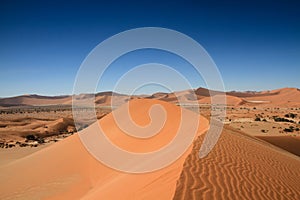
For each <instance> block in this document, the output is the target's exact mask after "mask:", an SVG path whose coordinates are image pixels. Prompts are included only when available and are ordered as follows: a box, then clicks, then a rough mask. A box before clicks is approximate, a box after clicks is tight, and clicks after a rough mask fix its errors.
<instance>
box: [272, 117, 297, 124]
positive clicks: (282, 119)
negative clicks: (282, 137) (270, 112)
mask: <svg viewBox="0 0 300 200" xmlns="http://www.w3.org/2000/svg"><path fill="white" fill-rule="evenodd" d="M273 119H274V121H275V122H290V123H295V122H294V121H293V120H289V119H286V118H282V117H277V116H273Z"/></svg>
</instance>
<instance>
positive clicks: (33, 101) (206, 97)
mask: <svg viewBox="0 0 300 200" xmlns="http://www.w3.org/2000/svg"><path fill="white" fill-rule="evenodd" d="M194 94H195V95H194ZM220 94H223V93H222V92H219V91H213V90H208V89H206V88H202V87H200V88H197V89H194V90H183V91H177V92H172V93H162V92H158V93H154V94H152V95H148V96H147V95H140V96H139V95H136V96H132V97H130V96H129V95H124V94H118V93H113V92H100V93H97V94H95V95H93V94H80V95H77V99H78V101H80V104H82V105H85V103H86V102H87V100H88V99H89V98H94V97H95V103H96V105H98V106H108V105H110V102H111V99H112V96H115V97H117V98H116V102H115V103H116V104H117V105H121V104H124V103H126V102H127V101H129V100H130V99H132V98H133V99H135V98H148V99H157V100H162V101H167V102H170V103H176V104H177V103H179V101H180V102H182V103H195V101H196V100H200V102H201V103H210V95H212V96H215V95H220ZM226 95H227V96H229V97H228V105H245V104H246V105H247V104H249V105H252V104H253V105H257V104H261V105H267V106H269V105H271V106H272V105H274V106H276V105H277V106H278V105H289V106H299V102H300V91H299V89H297V88H282V89H277V90H271V91H261V92H250V91H248V92H234V91H233V92H226ZM177 97H178V99H177ZM25 105H27V106H42V105H72V96H68V95H66V96H53V97H48V96H39V95H23V96H17V97H10V98H2V99H0V106H2V107H9V106H25Z"/></svg>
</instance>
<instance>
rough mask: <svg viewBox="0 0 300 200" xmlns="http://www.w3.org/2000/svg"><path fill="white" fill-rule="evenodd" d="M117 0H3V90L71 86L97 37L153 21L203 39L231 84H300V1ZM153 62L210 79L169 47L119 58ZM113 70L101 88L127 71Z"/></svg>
mask: <svg viewBox="0 0 300 200" xmlns="http://www.w3.org/2000/svg"><path fill="white" fill-rule="evenodd" d="M109 2H110V3H104V2H100V3H99V2H96V1H70V2H64V3H62V2H60V1H48V2H47V1H14V0H9V1H3V0H2V1H1V3H0V85H1V87H0V96H1V97H6V96H14V95H21V94H29V93H30V94H32V93H34V94H41V95H62V94H71V93H72V90H73V83H74V79H75V76H76V73H77V70H78V69H79V67H80V64H81V63H82V61H83V60H84V58H85V57H86V56H87V54H88V53H89V52H90V51H91V50H92V49H93V48H94V47H95V46H96V45H97V44H99V43H100V42H101V41H103V40H105V39H107V38H108V37H110V36H112V35H114V34H117V33H119V32H121V31H125V30H127V29H132V28H138V27H148V26H155V27H165V28H170V29H174V30H177V31H180V32H182V33H184V34H186V35H188V36H190V37H192V38H193V39H195V40H196V41H197V42H199V43H200V44H201V45H202V46H203V47H204V48H205V49H206V50H207V52H208V53H209V54H210V56H211V57H212V58H213V60H214V61H215V63H216V65H217V66H218V68H219V70H220V72H221V75H222V77H223V80H224V84H225V89H226V90H268V89H275V88H282V87H298V88H300V81H299V75H300V12H299V8H300V3H299V1H276V0H274V1H255V0H251V1H226V2H225V1H222V2H219V1H202V2H201V1H126V2H125V1H120V2H117V1H109ZM170 60H171V61H170ZM147 62H158V63H162V64H170V65H173V66H174V68H176V69H177V70H179V71H180V72H182V73H183V74H185V75H186V76H188V77H189V78H190V79H191V83H192V86H193V87H195V88H196V87H200V86H203V87H205V85H203V82H202V81H201V80H199V79H198V77H197V76H194V75H193V74H194V73H193V71H192V70H191V69H190V67H188V64H187V63H185V62H184V61H182V60H179V59H178V58H175V57H174V56H173V55H171V54H168V53H166V52H160V51H144V52H135V53H132V55H128V57H127V58H126V59H125V58H124V59H123V60H122V59H120V60H119V61H116V63H117V64H118V63H119V65H122V66H124V68H123V69H125V68H126V69H130V68H131V67H134V66H135V65H137V64H143V63H147ZM112 67H113V66H112ZM110 71H111V72H110V73H109V70H108V73H107V75H106V78H105V79H104V80H107V81H104V82H103V83H102V85H101V86H100V87H99V90H111V89H112V86H113V84H112V82H113V80H114V79H117V77H119V76H120V75H121V74H122V70H120V71H118V70H113V69H112V70H110ZM100 84H101V83H100ZM178 89H182V88H181V87H180V86H178ZM149 92H152V91H149Z"/></svg>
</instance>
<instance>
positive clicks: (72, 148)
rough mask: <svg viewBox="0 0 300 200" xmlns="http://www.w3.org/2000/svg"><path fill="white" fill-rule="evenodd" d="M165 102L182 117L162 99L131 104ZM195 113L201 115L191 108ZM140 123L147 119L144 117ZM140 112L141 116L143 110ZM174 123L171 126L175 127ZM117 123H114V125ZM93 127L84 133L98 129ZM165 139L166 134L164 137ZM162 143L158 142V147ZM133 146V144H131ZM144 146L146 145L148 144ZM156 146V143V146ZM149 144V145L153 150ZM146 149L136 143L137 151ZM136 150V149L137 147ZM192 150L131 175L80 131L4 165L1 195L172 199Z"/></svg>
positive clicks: (177, 109) (0, 174)
mask: <svg viewBox="0 0 300 200" xmlns="http://www.w3.org/2000/svg"><path fill="white" fill-rule="evenodd" d="M153 104H160V105H163V106H164V107H165V108H166V111H167V113H168V114H169V115H172V119H176V118H177V119H178V118H179V117H180V111H181V110H180V107H177V106H175V105H172V104H168V103H165V102H162V101H157V100H135V101H132V104H131V106H132V107H134V108H135V109H134V110H133V111H132V114H133V115H135V112H140V111H141V110H143V109H142V107H143V105H144V106H145V105H146V107H149V106H150V105H153ZM186 112H188V113H189V114H190V115H193V116H194V115H196V114H195V113H193V112H191V111H186ZM145 114H146V113H143V115H141V117H140V118H138V120H137V123H145V122H144V119H146V118H147V117H142V116H144V115H145ZM137 115H138V114H137ZM110 116H111V114H109V115H108V116H107V117H104V118H103V119H102V120H100V121H99V122H100V123H103V124H104V125H105V124H106V126H110V125H112V122H111V120H108V119H109V118H110ZM200 120H201V125H200V127H199V130H198V135H200V134H202V133H204V132H205V131H206V130H207V128H208V121H207V120H206V119H205V118H203V117H200ZM170 126H171V127H170ZM173 126H174V123H169V122H166V129H165V130H164V129H163V130H162V132H161V133H162V134H163V135H164V134H166V133H165V131H170V130H172V127H173ZM112 127H113V126H112ZM92 128H94V127H93V125H92V126H91V127H88V128H86V129H84V131H87V132H89V131H94V130H93V129H92ZM160 139H162V141H163V143H164V142H165V141H164V140H165V138H164V137H162V138H160ZM163 143H160V142H155V144H157V145H158V146H160V145H161V144H163ZM120 144H121V145H122V146H123V147H127V148H131V144H132V143H130V144H128V141H126V140H125V141H124V142H120ZM126 144H127V146H126ZM143 146H144V144H143V145H141V147H143ZM148 148H151V145H150V147H148ZM148 148H147V149H148ZM141 149H142V150H145V149H143V148H138V147H136V150H141ZM133 150H134V149H133ZM190 151H191V147H190V148H189V150H188V151H187V152H186V153H185V154H184V155H183V156H182V157H180V158H179V159H178V160H177V161H176V162H174V163H173V164H172V165H170V166H168V167H166V168H163V169H161V170H158V171H155V172H151V173H146V174H129V173H124V172H120V171H116V170H113V169H111V168H109V167H107V166H106V165H104V164H102V163H100V162H98V161H97V160H95V159H94V157H92V156H91V155H90V154H89V153H88V152H87V150H86V149H85V148H84V147H83V145H82V144H81V141H80V139H79V137H78V135H73V136H70V137H68V138H67V139H65V140H63V141H61V142H58V143H57V144H54V145H51V146H49V147H47V148H44V149H43V150H41V151H38V152H36V153H34V154H31V155H29V156H27V157H25V158H22V159H19V160H17V161H15V162H11V163H9V164H8V165H6V166H4V167H1V169H0V177H1V180H2V181H1V183H0V198H1V199H11V198H14V199H18V198H21V199H45V198H49V199H79V198H82V199H154V198H158V197H160V198H161V199H171V198H172V196H173V195H174V192H175V188H176V181H177V179H178V178H179V175H180V173H181V169H182V165H183V163H184V161H185V158H186V157H187V156H188V154H189V152H190Z"/></svg>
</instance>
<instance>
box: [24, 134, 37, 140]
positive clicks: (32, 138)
mask: <svg viewBox="0 0 300 200" xmlns="http://www.w3.org/2000/svg"><path fill="white" fill-rule="evenodd" d="M26 139H27V140H35V139H36V137H35V136H34V135H27V136H26Z"/></svg>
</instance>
